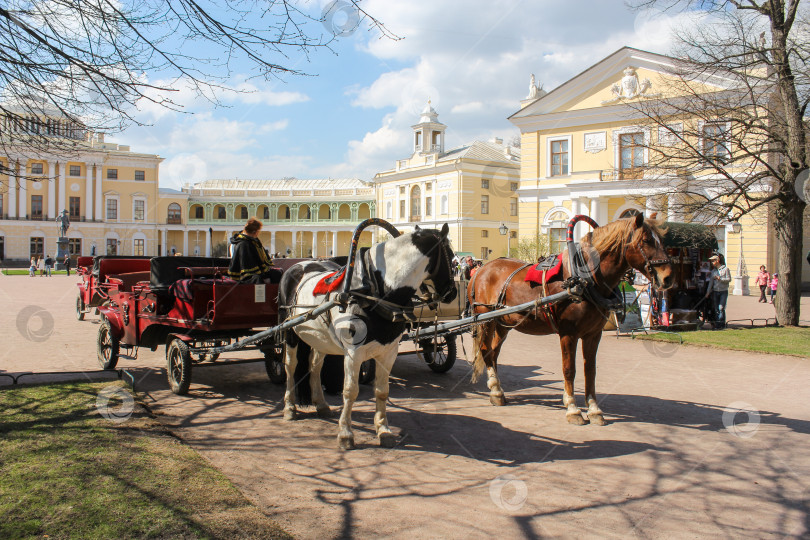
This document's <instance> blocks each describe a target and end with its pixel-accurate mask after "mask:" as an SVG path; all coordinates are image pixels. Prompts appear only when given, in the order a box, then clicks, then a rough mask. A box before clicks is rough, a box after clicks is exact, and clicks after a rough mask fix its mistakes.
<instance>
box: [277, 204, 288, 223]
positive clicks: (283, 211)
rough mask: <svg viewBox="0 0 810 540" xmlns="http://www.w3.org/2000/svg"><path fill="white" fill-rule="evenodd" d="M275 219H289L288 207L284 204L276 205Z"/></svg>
mask: <svg viewBox="0 0 810 540" xmlns="http://www.w3.org/2000/svg"><path fill="white" fill-rule="evenodd" d="M276 219H279V220H281V219H290V207H289V206H287V205H286V204H282V205H281V206H279V207H278V214H276Z"/></svg>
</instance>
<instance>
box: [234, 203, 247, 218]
mask: <svg viewBox="0 0 810 540" xmlns="http://www.w3.org/2000/svg"><path fill="white" fill-rule="evenodd" d="M234 214H235V215H236V216H238V218H239V219H247V218H248V209H247V206H245V205H243V204H240V205H239V206H237V207H236V212H235V213H234Z"/></svg>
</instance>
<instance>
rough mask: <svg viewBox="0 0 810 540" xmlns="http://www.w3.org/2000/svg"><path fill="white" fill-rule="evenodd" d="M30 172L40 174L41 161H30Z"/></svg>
mask: <svg viewBox="0 0 810 540" xmlns="http://www.w3.org/2000/svg"><path fill="white" fill-rule="evenodd" d="M31 174H42V163H32V164H31Z"/></svg>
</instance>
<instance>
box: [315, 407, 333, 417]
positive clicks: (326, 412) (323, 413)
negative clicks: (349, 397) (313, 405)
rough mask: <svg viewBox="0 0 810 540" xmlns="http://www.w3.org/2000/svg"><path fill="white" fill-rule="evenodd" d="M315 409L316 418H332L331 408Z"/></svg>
mask: <svg viewBox="0 0 810 540" xmlns="http://www.w3.org/2000/svg"><path fill="white" fill-rule="evenodd" d="M317 411H318V418H332V409H331V408H330V407H322V408H320V409H318V410H317Z"/></svg>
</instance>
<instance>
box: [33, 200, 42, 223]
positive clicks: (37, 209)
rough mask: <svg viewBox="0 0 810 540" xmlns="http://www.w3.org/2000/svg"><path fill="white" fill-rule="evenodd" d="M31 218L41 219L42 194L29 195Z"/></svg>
mask: <svg viewBox="0 0 810 540" xmlns="http://www.w3.org/2000/svg"><path fill="white" fill-rule="evenodd" d="M31 219H42V195H31Z"/></svg>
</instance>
